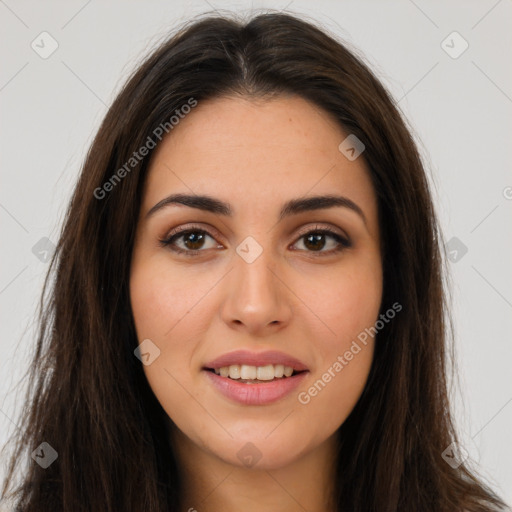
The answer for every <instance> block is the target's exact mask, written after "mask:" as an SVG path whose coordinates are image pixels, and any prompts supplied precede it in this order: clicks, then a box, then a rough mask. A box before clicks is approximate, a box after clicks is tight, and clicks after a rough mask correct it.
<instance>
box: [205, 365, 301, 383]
mask: <svg viewBox="0 0 512 512" xmlns="http://www.w3.org/2000/svg"><path fill="white" fill-rule="evenodd" d="M215 373H216V374H217V375H220V376H221V377H229V378H230V379H244V380H245V379H247V380H255V379H257V380H272V379H273V378H280V377H282V376H283V375H284V376H285V377H290V376H291V375H292V373H293V368H292V367H291V366H284V365H282V364H275V365H274V364H267V365H266V366H249V365H247V364H232V365H231V366H223V367H222V368H215Z"/></svg>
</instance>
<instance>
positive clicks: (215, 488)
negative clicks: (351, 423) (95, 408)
mask: <svg viewBox="0 0 512 512" xmlns="http://www.w3.org/2000/svg"><path fill="white" fill-rule="evenodd" d="M171 442H172V445H173V449H174V452H175V454H176V457H177V459H178V464H179V466H180V469H181V477H182V497H183V498H182V507H183V512H195V511H196V512H218V511H219V510H222V511H223V512H235V511H236V512H239V511H240V510H247V511H253V510H254V511H256V510H257V511H258V512H267V511H268V512H292V511H294V512H295V511H297V510H307V511H308V512H326V511H331V510H332V511H334V510H335V507H334V505H333V503H332V498H333V491H334V485H333V484H334V481H335V454H336V438H335V435H333V436H331V438H329V439H327V440H326V441H325V442H324V443H323V444H322V445H320V446H319V447H317V448H316V449H315V450H313V451H311V452H309V453H307V454H304V455H302V456H300V457H299V458H297V459H296V460H294V461H293V462H291V463H290V464H288V465H286V466H284V467H279V468H272V469H258V468H257V465H256V466H255V467H252V468H247V467H244V466H243V465H232V464H229V463H227V462H225V461H224V460H222V459H221V458H219V457H217V456H216V455H214V454H212V453H211V452H210V451H205V450H202V449H201V448H199V447H198V446H197V445H195V444H194V443H193V442H192V441H191V440H190V439H189V438H188V437H186V436H185V435H184V434H183V433H182V432H180V431H179V430H178V429H177V428H173V429H172V430H171Z"/></svg>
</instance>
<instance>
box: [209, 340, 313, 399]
mask: <svg viewBox="0 0 512 512" xmlns="http://www.w3.org/2000/svg"><path fill="white" fill-rule="evenodd" d="M202 370H203V372H204V374H205V375H206V376H207V377H208V381H209V382H210V384H212V385H213V387H214V388H215V389H216V390H217V391H219V392H220V393H221V394H222V395H223V396H224V397H225V398H228V399H229V400H230V401H234V402H238V403H239V404H243V405H267V404H270V403H273V402H276V401H278V400H280V399H282V398H285V397H286V396H289V395H290V394H291V392H292V391H293V390H294V389H296V388H297V386H299V384H300V383H301V382H302V381H303V380H304V378H305V377H306V375H307V374H308V373H309V368H308V367H307V366H306V365H305V364H304V363H302V362H301V361H299V360H298V359H295V358H294V357H292V356H289V355H287V354H284V353H282V352H278V351H267V352H262V353H254V352H250V351H247V350H239V351H236V352H232V353H229V354H225V355H223V356H221V357H218V358H217V359H215V360H214V361H211V362H209V363H207V364H206V365H205V366H204V367H203V368H202Z"/></svg>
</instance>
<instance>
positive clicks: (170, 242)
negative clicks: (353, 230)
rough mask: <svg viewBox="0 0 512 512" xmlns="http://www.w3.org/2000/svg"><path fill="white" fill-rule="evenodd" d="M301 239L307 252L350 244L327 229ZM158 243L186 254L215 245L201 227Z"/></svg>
mask: <svg viewBox="0 0 512 512" xmlns="http://www.w3.org/2000/svg"><path fill="white" fill-rule="evenodd" d="M208 238H210V239H211V240H212V241H213V243H212V244H211V245H210V247H205V246H204V244H205V241H206V240H207V239H208ZM326 239H331V248H328V250H323V249H324V248H325V247H326V245H329V244H327V243H326ZM301 240H304V241H303V245H304V247H306V249H299V250H306V251H307V252H319V253H328V254H329V253H335V252H338V251H341V250H343V249H345V248H347V247H350V246H351V244H350V242H349V240H348V239H346V238H344V237H342V236H341V235H339V234H338V233H335V232H334V231H331V230H329V229H315V230H312V231H308V232H307V233H305V234H303V235H301V236H300V237H299V239H298V241H301ZM180 242H181V244H180ZM296 243H297V242H296ZM160 244H161V245H162V246H163V247H169V248H170V249H171V250H172V251H174V252H176V253H181V254H186V255H187V256H194V255H195V254H197V253H198V252H203V251H202V249H212V248H215V247H216V242H215V239H214V238H213V237H212V235H210V234H209V233H208V232H207V231H205V230H203V229H189V230H186V231H180V232H178V233H175V234H173V235H171V236H169V237H168V238H166V239H164V240H160ZM180 245H181V246H180ZM217 247H218V248H222V246H218V245H217Z"/></svg>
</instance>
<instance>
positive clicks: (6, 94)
mask: <svg viewBox="0 0 512 512" xmlns="http://www.w3.org/2000/svg"><path fill="white" fill-rule="evenodd" d="M251 7H253V8H255V9H259V8H261V7H271V8H275V9H283V8H286V10H288V11H290V12H292V13H298V14H300V13H302V14H305V15H307V16H309V17H311V18H312V19H314V20H317V21H318V22H320V23H321V24H322V25H323V26H324V27H325V28H327V29H328V30H331V31H332V32H334V33H336V34H338V35H339V36H341V37H342V38H343V39H344V40H345V41H346V42H348V43H350V44H351V45H353V46H355V47H356V48H357V49H359V50H360V52H362V54H363V55H364V56H365V57H366V59H367V60H368V62H369V64H370V65H371V67H372V68H373V70H374V71H375V72H376V73H377V76H379V78H380V79H381V80H382V81H383V82H384V84H385V85H386V86H387V87H388V88H389V89H390V90H391V92H392V94H393V95H394V96H395V97H396V98H397V99H399V100H400V101H399V106H400V108H401V109H402V110H403V112H404V113H405V114H406V116H407V118H408V120H409V122H410V124H411V126H412V129H413V130H414V133H415V136H416V137H417V139H418V141H419V144H420V147H421V151H422V154H423V156H424V158H425V162H426V163H427V165H428V166H429V168H430V169H431V173H432V183H433V186H434V191H435V192H434V193H435V201H436V204H437V207H438V213H439V216H440V221H441V225H442V229H443V232H444V237H445V241H448V240H450V239H451V238H452V237H457V238H458V239H459V240H460V241H461V242H462V243H463V244H464V245H465V246H466V247H467V249H468V252H467V253H466V254H465V255H463V257H462V258H461V257H460V255H461V253H460V252H459V253H458V258H460V259H458V261H457V262H452V263H451V264H450V267H451V270H452V281H453V316H454V320H455V327H456V336H457V356H458V364H459V368H460V386H461V389H462V392H461V393H458V392H455V394H454V404H455V406H456V411H457V421H458V425H459V428H460V431H461V436H462V440H463V443H464V445H465V447H466V449H467V450H468V451H469V453H470V456H471V457H472V458H473V459H475V460H476V461H478V462H479V463H480V465H481V468H482V473H483V475H484V476H485V477H486V478H487V479H488V480H489V481H490V482H491V483H492V485H494V486H495V488H496V489H497V490H498V491H500V492H501V494H502V496H504V497H505V499H506V500H507V501H508V502H509V503H510V502H512V464H511V462H510V460H511V458H512V443H511V442H510V432H511V430H512V429H511V427H512V385H511V371H510V362H511V359H512V347H511V336H510V335H511V332H512V287H511V282H512V279H511V278H512V265H511V262H512V236H511V232H510V216H511V211H512V173H511V142H512V139H511V133H512V66H511V64H510V58H509V57H510V54H511V49H512V44H511V43H512V1H511V0H499V1H496V0H480V1H468V0H464V1H450V2H447V1H443V2H441V1H436V2H432V1H430V2H427V1H426V0H414V1H412V0H401V1H327V0H323V1H322V0H316V1H315V2H308V1H300V0H294V1H293V2H290V1H289V0H284V1H277V2H274V3H271V2H256V1H254V2H252V4H251V2H249V1H246V2H233V1H220V0H215V1H214V0H212V1H211V2H206V0H196V1H193V2H184V1H183V0H180V1H174V2H170V1H167V2H164V1H149V2H142V1H138V2H134V1H123V2H121V1H110V2H108V3H107V2H104V3H102V2H99V1H97V0H93V1H89V2H87V1H66V2H55V1H50V2H37V1H30V2H29V1H18V2H15V1H14V0H5V1H2V0H0V33H1V36H0V37H1V42H2V44H1V48H0V52H1V58H2V65H1V68H0V105H1V113H2V118H1V119H2V122H1V136H0V144H1V159H2V160H1V189H0V222H1V236H2V253H1V258H2V263H1V270H0V307H1V312H2V317H1V318H2V322H1V324H0V325H1V338H0V349H1V354H2V357H1V358H0V372H1V373H0V375H1V379H0V443H2V444H3V443H4V442H5V440H6V439H7V437H8V435H9V434H10V433H11V432H12V431H13V430H14V429H15V428H16V425H15V421H16V415H17V412H18V411H19V408H20V405H21V402H20V397H22V395H21V394H16V392H15V391H14V387H13V386H14V384H16V383H17V382H18V380H19V379H20V377H21V375H22V372H24V371H25V369H26V366H25V365H26V364H27V361H28V354H29V353H30V350H31V349H32V347H33V343H34V337H33V321H34V318H35V316H34V314H35V310H36V309H35V308H36V304H37V300H38V297H39V293H40V290H41V286H42V280H43V276H44V272H45V271H46V269H47V264H46V263H44V262H42V261H40V260H39V259H38V258H37V257H36V255H35V254H34V253H33V252H32V247H33V246H34V245H35V244H36V243H37V242H38V241H39V240H40V239H41V238H42V237H49V238H50V240H53V241H54V242H55V241H56V239H57V233H58V228H59V223H60V221H61V219H62V216H63V213H64V211H65V208H66V205H67V201H68V199H69V197H70V194H71V191H72V188H73V184H74V182H75V180H76V177H77V175H78V172H79V169H80V166H81V163H82V161H83V158H84V156H85V153H86V150H87V148H88V145H89V144H90V142H91V140H92V137H93V135H94V133H95V131H96V130H97V128H98V127H99V123H100V121H101V119H102V118H103V116H104V114H105V112H106V110H107V107H108V106H109V105H110V103H111V101H112V100H113V98H114V96H115V94H116V92H117V91H118V90H119V88H120V86H121V85H122V83H123V82H124V80H125V78H126V76H127V73H128V72H129V71H131V70H132V69H133V68H134V67H135V66H136V64H137V62H139V61H140V59H141V58H142V57H143V56H144V55H145V54H146V53H147V52H148V51H149V50H150V49H151V47H152V46H153V45H154V44H155V43H156V42H157V41H159V40H161V39H163V38H164V37H165V36H166V35H167V34H168V31H169V30H172V29H173V28H175V27H176V26H177V24H178V23H180V22H181V21H183V20H185V19H187V18H189V17H190V16H191V15H194V14H197V13H201V12H205V11H209V10H212V9H213V8H215V9H221V10H222V9H229V10H237V11H241V10H242V11H248V10H249V9H250V8H251ZM43 31H47V32H49V33H50V34H51V36H52V37H53V38H54V39H55V40H56V41H57V43H58V45H59V46H58V49H57V50H56V51H55V53H53V54H52V55H51V56H50V57H49V58H47V59H42V58H41V57H40V56H39V55H38V54H37V53H36V52H35V51H34V50H33V49H32V48H31V43H32V41H34V40H36V42H37V41H40V38H38V36H39V34H40V33H41V32H43ZM453 31H457V32H458V33H459V34H460V35H461V36H462V37H463V38H464V39H465V40H466V41H467V42H468V44H469V48H468V49H467V50H466V51H465V52H464V53H463V54H462V55H460V56H459V57H458V58H456V59H454V58H452V57H451V56H449V55H448V54H447V53H446V52H445V50H444V49H443V47H442V42H443V40H445V39H446V38H447V36H448V35H449V34H451V33H452V32H453ZM452 41H453V42H452ZM39 44H40V45H41V43H39ZM445 45H450V46H453V47H454V48H453V49H452V50H451V51H456V50H457V49H459V48H461V46H460V43H459V42H458V41H457V40H456V39H455V40H454V39H453V37H452V38H451V39H450V38H449V39H448V40H447V42H446V43H445ZM46 48H48V46H46ZM507 221H508V222H507ZM452 243H453V242H452ZM455 384H457V383H455ZM22 389H23V386H21V387H20V388H19V393H20V392H21V391H22ZM2 475H3V473H2V472H1V471H0V479H1V478H2Z"/></svg>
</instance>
